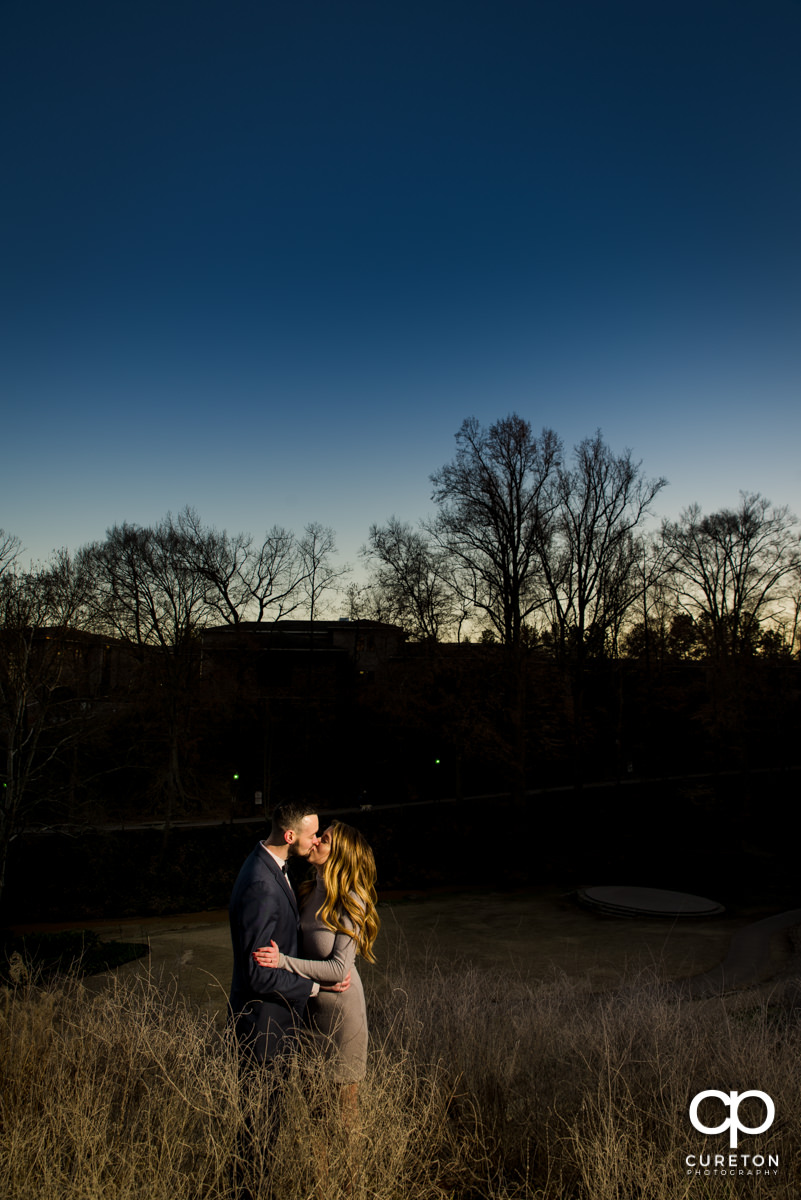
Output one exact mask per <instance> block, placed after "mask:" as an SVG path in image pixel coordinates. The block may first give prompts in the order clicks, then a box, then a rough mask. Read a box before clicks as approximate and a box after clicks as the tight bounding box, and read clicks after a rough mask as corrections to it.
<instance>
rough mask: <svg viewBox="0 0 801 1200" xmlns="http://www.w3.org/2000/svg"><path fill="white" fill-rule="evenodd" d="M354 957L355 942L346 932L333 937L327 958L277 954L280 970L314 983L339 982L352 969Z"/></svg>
mask: <svg viewBox="0 0 801 1200" xmlns="http://www.w3.org/2000/svg"><path fill="white" fill-rule="evenodd" d="M355 958H356V942H355V941H354V939H353V938H352V937H349V936H348V935H347V934H346V933H338V934H336V936H335V937H334V948H333V950H332V951H331V953H330V954H329V956H328V958H289V957H287V955H286V954H279V955H278V966H279V967H280V968H281V970H282V971H291V972H292V973H293V974H294V975H303V976H304V977H305V978H306V979H311V980H313V981H314V982H315V983H339V981H340V980H341V979H344V978H345V976H346V975H347V974H348V973H349V972H350V971H351V970H352V969H353V963H354V960H355Z"/></svg>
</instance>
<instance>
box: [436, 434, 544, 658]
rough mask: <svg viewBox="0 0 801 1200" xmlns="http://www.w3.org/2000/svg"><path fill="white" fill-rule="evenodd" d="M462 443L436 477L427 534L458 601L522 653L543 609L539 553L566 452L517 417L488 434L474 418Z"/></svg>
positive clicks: (458, 444) (458, 437)
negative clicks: (529, 622)
mask: <svg viewBox="0 0 801 1200" xmlns="http://www.w3.org/2000/svg"><path fill="white" fill-rule="evenodd" d="M456 442H457V450H456V457H455V458H454V460H453V462H451V463H447V464H446V465H445V466H444V467H441V468H440V469H439V470H438V471H436V472H435V473H434V474H433V475H432V476H431V481H432V483H433V485H434V490H433V497H432V498H433V499H434V500H435V501H436V503H437V504H438V505H439V512H438V514H437V515H436V517H435V518H434V520H433V521H432V522H431V523H430V524H429V525H428V531H429V533H430V534H431V536H432V538H433V539H434V542H435V543H436V545H437V546H438V547H439V548H440V549H441V551H442V552H443V553H444V554H445V556H446V557H447V559H448V560H449V563H450V571H451V575H450V578H451V582H452V585H453V587H454V589H455V591H456V592H457V594H458V595H459V596H460V597H461V598H462V600H464V601H465V602H467V603H468V604H470V605H472V606H473V607H474V608H475V609H477V610H478V611H479V612H480V613H482V614H483V615H485V616H486V618H488V619H489V621H490V623H491V625H492V626H493V627H494V628H495V630H497V633H498V635H499V637H500V639H501V641H502V642H503V643H505V644H506V645H519V644H520V641H521V636H522V630H523V624H524V622H525V619H526V617H527V616H529V615H530V614H531V613H532V612H534V611H535V610H536V609H537V608H539V607H540V606H541V605H542V602H543V590H542V577H541V561H542V560H541V555H540V549H541V546H542V543H543V527H544V526H546V525H547V524H548V522H549V521H550V520H551V518H552V508H553V498H552V486H551V485H552V482H553V478H554V472H555V470H556V467H557V465H558V463H559V459H560V453H561V445H560V442H559V439H558V438H557V436H556V434H555V433H554V432H553V431H552V430H549V429H544V430H543V431H542V434H541V436H540V437H539V438H536V437H535V436H534V434H533V433H532V430H531V425H530V424H529V422H528V421H525V420H523V418H522V417H519V416H517V415H516V414H512V415H511V416H509V417H505V418H503V420H501V421H496V422H495V424H493V425H490V427H489V429H483V428H482V427H481V426H480V425H479V423H478V421H477V420H476V419H475V418H474V417H471V418H468V419H467V420H466V421H464V422H463V424H462V427H461V429H460V430H459V432H458V433H457V435H456Z"/></svg>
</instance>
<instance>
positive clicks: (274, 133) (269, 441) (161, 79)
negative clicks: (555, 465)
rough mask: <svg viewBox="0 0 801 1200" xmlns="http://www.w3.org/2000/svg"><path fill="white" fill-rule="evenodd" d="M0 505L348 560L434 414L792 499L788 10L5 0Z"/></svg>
mask: <svg viewBox="0 0 801 1200" xmlns="http://www.w3.org/2000/svg"><path fill="white" fill-rule="evenodd" d="M0 88H2V93H3V94H2V103H1V104H0V112H1V113H2V117H1V118H0V119H1V120H2V123H3V132H2V147H3V184H2V188H0V238H2V247H1V248H0V249H1V254H0V263H1V265H0V381H1V382H2V397H3V401H2V403H3V414H4V415H3V419H2V426H1V428H2V443H3V453H2V460H1V462H2V466H1V467H0V526H2V527H4V528H5V529H6V530H9V531H11V532H14V533H16V534H18V535H19V536H20V537H21V538H22V541H23V544H24V546H25V547H26V555H25V560H27V559H28V558H31V557H32V558H44V557H46V556H47V554H48V553H49V551H50V550H51V549H53V548H55V547H58V546H62V545H65V546H68V547H70V548H71V549H77V548H78V547H79V546H80V545H82V544H84V543H86V542H88V541H91V540H94V539H96V538H102V537H103V535H104V532H105V530H106V528H107V527H108V526H109V525H111V524H113V523H114V522H121V521H123V520H127V521H131V522H136V523H140V524H146V523H148V522H150V521H155V520H157V519H159V518H160V517H162V516H164V515H165V514H166V513H167V511H168V510H170V511H172V512H177V511H179V510H180V509H181V508H183V507H184V506H185V505H187V504H190V505H193V506H194V507H195V508H196V509H197V510H198V511H199V513H200V515H201V517H202V518H203V520H204V521H205V522H206V523H208V524H210V525H215V526H217V527H218V528H223V527H226V528H228V529H229V531H231V532H235V531H239V530H249V531H251V532H253V533H254V534H255V535H261V534H263V533H264V531H265V529H266V528H268V527H269V526H272V525H273V524H276V523H278V524H283V525H286V526H289V527H291V528H294V529H296V530H298V531H300V530H301V529H302V527H303V526H304V525H305V524H306V523H307V522H308V521H312V520H318V521H321V522H322V523H323V524H326V525H331V526H333V527H334V529H335V530H336V531H337V535H338V543H339V546H340V550H341V558H343V559H347V560H349V561H351V562H353V563H355V562H356V561H357V552H358V548H359V546H360V545H361V544H362V543H363V542H364V541H365V539H366V536H367V531H368V528H369V525H370V523H371V522H373V521H379V522H380V521H384V520H385V519H386V518H387V517H389V516H390V514H393V513H395V514H397V515H398V516H399V517H402V518H405V519H408V520H411V521H416V520H417V519H418V518H419V517H422V516H425V515H426V514H428V513H429V512H431V510H432V507H433V506H432V504H431V501H430V492H431V487H430V483H429V478H428V477H429V475H430V473H431V472H432V471H434V470H435V469H436V468H437V467H439V466H441V465H442V464H443V463H444V462H446V461H447V460H449V459H450V458H451V457H452V456H453V453H454V449H455V443H454V440H453V435H454V434H455V433H456V431H457V429H458V428H459V426H460V424H461V422H462V420H463V418H464V417H466V416H476V417H478V418H479V420H480V421H481V422H482V423H484V424H489V423H490V422H492V421H493V420H495V419H497V418H499V417H502V416H505V415H507V414H508V413H509V412H512V411H516V412H519V413H520V414H521V415H523V416H525V417H526V418H528V419H529V420H530V421H531V422H532V424H533V425H534V427H535V429H536V430H539V429H540V428H541V427H542V426H543V425H547V426H551V427H553V428H554V429H555V430H556V431H557V432H558V433H559V434H560V435H561V436H562V437H563V438H564V440H565V442H566V443H567V444H568V445H571V444H573V443H575V442H576V441H578V440H579V439H581V438H582V437H585V436H588V435H591V434H592V433H593V432H594V430H595V429H596V428H597V427H599V426H600V427H601V429H602V430H603V432H604V435H605V437H606V440H607V441H608V442H609V443H610V444H611V445H612V447H613V448H614V449H616V450H622V449H623V448H624V447H626V446H628V447H631V449H632V450H633V452H634V456H635V458H636V459H642V461H643V467H644V470H645V472H646V474H647V475H649V476H657V475H665V476H667V478H668V479H669V481H670V485H671V486H670V487H669V488H668V489H666V490H665V491H664V492H663V493H662V494H661V496H660V497H659V499H658V512H659V513H660V514H663V515H671V516H672V515H675V514H677V513H678V511H679V510H680V509H681V508H683V507H684V506H686V505H687V504H689V503H690V502H692V501H695V500H697V501H698V502H699V503H700V504H701V505H702V507H703V508H704V509H707V510H711V509H713V508H716V507H721V506H724V505H734V504H736V502H737V499H738V492H739V490H740V489H746V490H750V491H760V492H762V493H763V494H764V495H767V496H769V497H770V498H771V499H772V500H773V501H774V502H775V503H777V504H779V503H780V504H789V505H790V507H791V509H793V510H794V511H795V512H797V513H801V454H800V453H799V451H800V450H801V403H800V402H799V393H800V390H801V389H799V383H801V136H800V133H799V131H800V130H801V2H799V0H670V2H669V3H668V2H666V0H547V2H540V0H527V2H526V0H495V2H494V3H490V2H489V0H453V2H451V0H447V2H446V0H402V2H400V0H393V2H389V0H281V2H273V0H225V3H223V0H74V2H70V3H65V2H64V0H4V3H3V5H2V8H1V9H0Z"/></svg>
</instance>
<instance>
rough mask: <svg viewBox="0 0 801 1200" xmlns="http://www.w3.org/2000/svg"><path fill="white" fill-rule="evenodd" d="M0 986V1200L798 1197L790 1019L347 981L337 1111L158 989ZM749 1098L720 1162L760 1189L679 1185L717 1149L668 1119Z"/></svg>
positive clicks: (573, 986)
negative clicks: (769, 1116) (760, 1125)
mask: <svg viewBox="0 0 801 1200" xmlns="http://www.w3.org/2000/svg"><path fill="white" fill-rule="evenodd" d="M16 974H17V983H16V985H12V986H10V987H7V988H5V989H3V990H2V992H0V1049H1V1050H2V1067H0V1071H2V1133H1V1134H0V1195H2V1196H3V1197H4V1198H7V1200H44V1198H45V1197H46V1198H47V1200H52V1198H53V1197H57V1198H58V1200H62V1198H64V1200H99V1198H100V1197H103V1198H104V1200H234V1198H235V1197H236V1198H239V1197H244V1196H251V1197H253V1200H268V1198H270V1197H273V1196H275V1197H281V1200H340V1198H344V1197H348V1200H368V1198H369V1200H407V1198H409V1197H414V1198H415V1200H641V1198H647V1200H682V1198H683V1197H693V1198H695V1197H705V1196H709V1197H713V1196H714V1197H715V1198H716V1200H718V1198H722V1200H731V1198H733V1197H734V1196H740V1195H742V1194H743V1186H744V1184H747V1187H748V1194H749V1195H751V1196H755V1197H761V1196H765V1197H766V1198H767V1197H768V1196H769V1197H770V1198H771V1200H790V1198H791V1197H793V1196H795V1195H796V1194H797V1190H798V1185H799V1170H798V1165H797V1161H796V1160H797V1149H796V1148H797V1146H798V1144H799V1133H801V1101H799V1099H798V1097H797V1084H796V1075H797V1063H798V1059H799V1050H801V1027H800V1026H799V1021H798V1018H797V1016H796V1010H795V1009H794V1008H793V1007H792V1005H791V1004H789V1003H788V1004H787V1005H786V1006H785V1005H783V1004H782V1003H780V1002H779V999H780V998H779V997H778V995H777V996H775V997H767V998H765V997H762V998H760V997H759V996H758V995H757V994H756V993H755V994H753V995H748V994H743V995H742V996H739V997H733V998H729V999H717V1000H704V1001H702V1002H690V1001H688V1000H682V999H678V998H677V996H676V994H675V992H671V991H670V990H668V989H667V988H666V987H664V986H662V985H660V984H659V983H658V981H657V980H656V976H655V974H654V975H653V976H651V977H646V976H638V977H636V978H633V979H629V980H622V981H621V984H620V987H619V988H618V990H617V991H616V992H614V993H612V992H607V993H603V994H592V993H590V992H588V991H587V990H586V988H585V987H583V986H582V984H581V982H576V981H571V980H569V979H567V978H564V977H561V976H556V975H555V976H554V977H553V978H552V979H551V980H549V981H546V982H532V981H530V980H527V979H526V978H525V977H524V976H522V975H520V976H515V975H514V973H513V972H508V973H506V974H504V975H499V974H498V973H493V972H490V971H475V970H472V969H469V968H467V967H459V966H458V965H454V964H451V966H450V967H448V968H444V967H443V968H439V969H438V968H437V967H436V965H435V964H433V963H432V964H429V966H428V967H427V968H426V969H425V970H423V971H417V972H411V971H410V970H409V969H408V968H407V966H405V965H404V963H403V962H396V963H394V964H392V965H391V966H390V967H389V968H388V969H387V970H386V972H385V973H384V974H383V975H380V974H379V973H377V972H376V973H371V974H370V975H368V977H367V987H368V1004H369V1009H370V1013H371V1030H372V1044H371V1051H370V1058H369V1064H368V1075H367V1078H366V1080H365V1081H364V1083H363V1084H362V1085H361V1087H360V1091H359V1112H358V1118H357V1119H354V1118H353V1117H351V1118H350V1119H348V1120H344V1119H343V1110H342V1108H341V1107H340V1094H339V1089H338V1087H337V1086H336V1085H335V1084H332V1083H330V1082H329V1081H328V1079H327V1077H326V1074H325V1070H324V1068H323V1065H322V1063H321V1060H320V1059H319V1058H317V1057H315V1052H314V1050H313V1049H311V1048H309V1047H307V1046H302V1047H301V1049H300V1051H299V1052H298V1053H297V1054H296V1055H295V1056H294V1057H292V1058H291V1059H288V1060H286V1061H285V1062H284V1063H282V1064H279V1065H278V1066H276V1067H275V1068H274V1069H266V1070H256V1069H254V1070H253V1071H245V1072H242V1071H240V1069H239V1064H238V1061H237V1055H236V1049H235V1047H234V1046H233V1045H232V1044H231V1041H230V1039H229V1038H228V1037H227V1035H226V1033H225V1032H224V1031H220V1030H219V1029H217V1028H215V1025H214V1023H213V1021H212V1020H211V1019H210V1018H208V1017H207V1016H204V1015H202V1014H200V1013H199V1012H197V1011H196V1010H193V1009H192V1008H191V1007H190V1006H188V1005H187V1004H186V1003H185V1002H184V1000H183V999H182V998H181V996H180V995H179V994H178V992H177V989H176V988H175V986H174V985H171V984H164V983H163V982H160V981H158V980H154V979H153V978H147V977H144V978H140V979H126V980H122V979H115V978H113V977H111V978H109V980H108V981H107V984H106V985H105V986H103V987H100V988H99V987H98V986H97V984H93V985H92V986H91V987H90V986H87V985H86V984H84V983H82V982H80V981H78V980H75V979H68V980H58V981H52V982H49V983H43V982H41V981H40V982H37V981H36V980H32V979H31V978H30V977H29V976H27V977H26V972H25V970H24V969H23V968H22V966H20V969H19V970H18V971H17V973H16ZM708 1088H717V1089H719V1090H722V1091H724V1092H729V1091H731V1090H737V1091H746V1090H749V1089H752V1088H758V1089H760V1090H762V1091H765V1092H766V1093H768V1095H770V1096H771V1097H772V1099H773V1101H774V1103H775V1105H776V1121H775V1123H774V1125H773V1127H772V1128H771V1129H770V1130H769V1131H768V1133H766V1134H765V1135H763V1136H762V1137H759V1138H757V1137H754V1138H745V1139H743V1141H744V1142H747V1143H748V1145H747V1146H744V1145H743V1144H742V1143H741V1147H740V1148H741V1149H748V1150H750V1151H760V1152H764V1153H766V1154H767V1153H768V1152H770V1153H771V1154H778V1155H779V1161H780V1166H779V1170H778V1175H776V1176H771V1177H769V1178H766V1177H753V1178H749V1179H747V1180H743V1179H742V1178H740V1177H736V1176H735V1177H729V1176H718V1177H712V1176H709V1177H707V1176H692V1175H688V1174H687V1168H686V1164H685V1158H686V1156H687V1155H688V1154H692V1153H694V1154H696V1155H698V1154H700V1153H710V1152H711V1153H713V1154H714V1153H723V1154H726V1153H728V1141H727V1138H726V1137H725V1135H720V1136H717V1137H703V1136H702V1135H700V1134H698V1133H697V1132H696V1131H695V1130H694V1129H693V1128H692V1127H691V1125H690V1122H689V1118H688V1108H689V1103H690V1100H691V1099H692V1097H693V1095H695V1094H696V1093H697V1092H698V1091H702V1090H705V1089H708Z"/></svg>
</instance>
